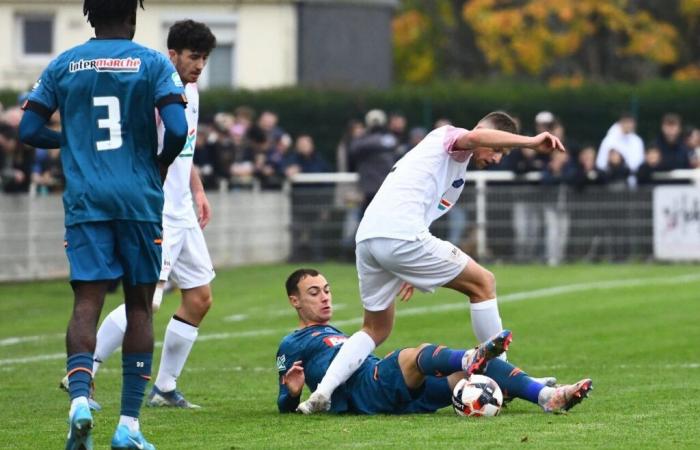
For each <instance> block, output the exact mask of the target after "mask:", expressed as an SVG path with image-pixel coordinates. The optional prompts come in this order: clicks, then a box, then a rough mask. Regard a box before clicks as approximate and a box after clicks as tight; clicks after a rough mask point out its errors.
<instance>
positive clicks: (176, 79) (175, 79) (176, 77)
mask: <svg viewBox="0 0 700 450" xmlns="http://www.w3.org/2000/svg"><path fill="white" fill-rule="evenodd" d="M170 78H172V79H173V83H175V86H177V87H183V86H184V85H183V84H182V80H181V79H180V75H178V74H177V72H173V74H172V75H170Z"/></svg>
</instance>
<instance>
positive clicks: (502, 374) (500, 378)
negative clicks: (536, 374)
mask: <svg viewBox="0 0 700 450" xmlns="http://www.w3.org/2000/svg"><path fill="white" fill-rule="evenodd" d="M484 375H486V376H487V377H490V378H493V380H494V381H495V382H496V383H497V384H498V386H499V387H500V388H501V391H503V396H504V397H515V398H521V399H523V400H527V401H529V402H532V403H534V404H537V399H538V397H539V395H540V391H541V390H542V389H543V388H544V387H545V386H544V385H543V384H540V383H538V382H536V381H535V380H533V379H532V378H530V377H529V376H527V374H526V373H525V372H523V371H522V370H520V369H519V368H517V367H515V366H514V365H512V364H510V363H507V362H505V361H502V360H500V359H498V358H496V359H492V360H491V361H489V362H488V364H487V365H486V370H485V371H484Z"/></svg>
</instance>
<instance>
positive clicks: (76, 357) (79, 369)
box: [66, 352, 92, 400]
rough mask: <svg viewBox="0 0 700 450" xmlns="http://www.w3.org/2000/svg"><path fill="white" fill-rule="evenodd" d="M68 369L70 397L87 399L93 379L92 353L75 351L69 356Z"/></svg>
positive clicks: (72, 398)
mask: <svg viewBox="0 0 700 450" xmlns="http://www.w3.org/2000/svg"><path fill="white" fill-rule="evenodd" d="M66 371H67V373H68V393H69V394H70V399H71V400H74V399H76V398H78V397H85V398H86V399H87V398H88V396H89V395H90V382H91V381H92V353H87V352H86V353H75V354H72V355H70V356H68V359H67V361H66Z"/></svg>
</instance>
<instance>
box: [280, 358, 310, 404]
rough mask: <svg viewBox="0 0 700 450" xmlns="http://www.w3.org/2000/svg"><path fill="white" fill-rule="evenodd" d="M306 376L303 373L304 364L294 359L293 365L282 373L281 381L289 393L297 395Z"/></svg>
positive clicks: (299, 393)
mask: <svg viewBox="0 0 700 450" xmlns="http://www.w3.org/2000/svg"><path fill="white" fill-rule="evenodd" d="M305 380H306V377H305V375H304V366H303V365H302V362H301V361H295V362H294V365H293V366H292V367H290V368H289V370H288V371H287V373H285V374H284V379H283V380H282V382H283V383H284V384H285V385H286V386H287V389H288V390H289V394H290V395H291V396H292V397H299V396H300V395H301V390H302V389H303V388H304V382H305Z"/></svg>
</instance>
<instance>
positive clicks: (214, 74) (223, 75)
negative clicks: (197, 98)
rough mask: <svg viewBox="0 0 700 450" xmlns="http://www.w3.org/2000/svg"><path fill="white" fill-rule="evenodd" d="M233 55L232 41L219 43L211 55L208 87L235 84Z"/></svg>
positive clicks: (208, 64) (208, 67)
mask: <svg viewBox="0 0 700 450" xmlns="http://www.w3.org/2000/svg"><path fill="white" fill-rule="evenodd" d="M233 55H234V46H233V44H232V43H228V44H219V45H217V46H216V48H215V49H214V50H213V51H212V52H211V55H209V62H208V63H207V69H208V72H209V73H208V75H209V76H208V79H207V85H208V87H231V86H232V85H233V61H234V59H233Z"/></svg>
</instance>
